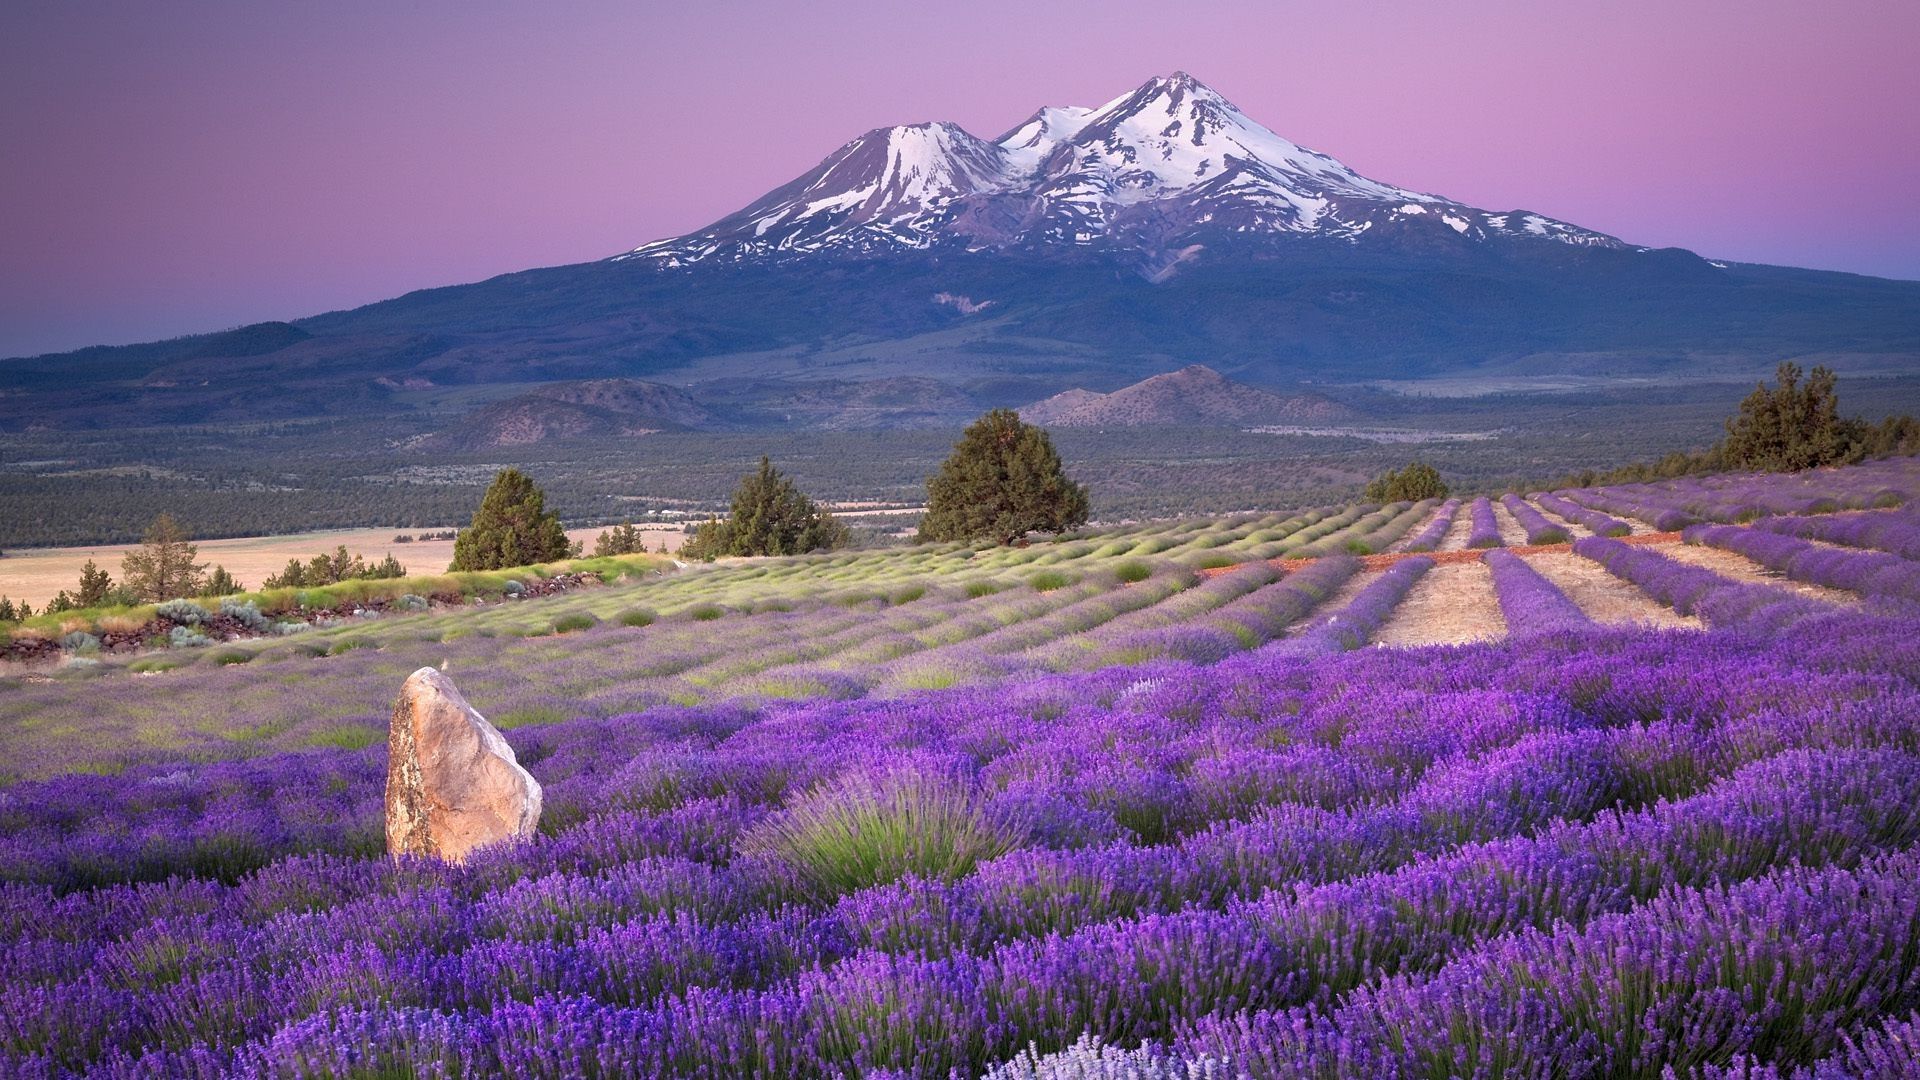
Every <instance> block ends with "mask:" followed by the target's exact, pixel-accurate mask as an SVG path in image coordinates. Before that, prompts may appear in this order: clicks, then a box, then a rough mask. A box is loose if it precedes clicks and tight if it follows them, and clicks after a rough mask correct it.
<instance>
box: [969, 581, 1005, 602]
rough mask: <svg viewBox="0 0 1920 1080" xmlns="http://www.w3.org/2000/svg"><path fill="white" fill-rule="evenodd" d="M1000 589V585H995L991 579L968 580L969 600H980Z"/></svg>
mask: <svg viewBox="0 0 1920 1080" xmlns="http://www.w3.org/2000/svg"><path fill="white" fill-rule="evenodd" d="M999 591H1000V586H998V585H995V584H994V583H993V582H991V581H969V582H967V599H969V600H978V599H980V598H981V597H983V596H992V595H993V594H994V593H997V592H999Z"/></svg>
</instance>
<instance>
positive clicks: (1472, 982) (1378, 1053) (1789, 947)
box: [1183, 853, 1920, 1077]
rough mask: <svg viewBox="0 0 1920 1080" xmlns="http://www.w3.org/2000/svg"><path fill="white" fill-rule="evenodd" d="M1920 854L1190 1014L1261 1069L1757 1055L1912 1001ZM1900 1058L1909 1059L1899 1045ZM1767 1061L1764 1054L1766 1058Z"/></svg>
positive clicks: (1607, 1067) (1449, 1070) (1656, 1065)
mask: <svg viewBox="0 0 1920 1080" xmlns="http://www.w3.org/2000/svg"><path fill="white" fill-rule="evenodd" d="M1916 871H1920V856H1916V855H1914V854H1912V853H1907V854H1902V855H1898V856H1891V857H1887V858H1883V859H1877V860H1873V861H1871V862H1869V863H1868V864H1866V865H1865V866H1862V867H1858V868H1852V867H1844V868H1825V869H1808V868H1793V869H1788V870H1783V871H1780V872H1778V873H1774V874H1770V875H1768V876H1766V877H1762V878H1758V879H1755V880H1752V881H1748V882H1742V883H1739V884H1734V885H1724V886H1723V885H1706V886H1702V887H1696V888H1690V889H1686V890H1683V891H1678V892H1674V893H1672V894H1669V895H1666V896H1662V897H1659V898H1658V899H1655V900H1653V901H1651V902H1649V903H1647V904H1645V905H1643V906H1641V907H1639V908H1636V909H1633V910H1631V911H1627V912H1623V913H1619V914H1613V915H1607V916H1604V917H1602V918H1600V919H1597V920H1595V921H1594V922H1593V923H1592V924H1591V925H1587V926H1568V927H1562V928H1559V929H1556V930H1551V931H1549V930H1530V931H1526V932H1522V933H1519V934H1516V935H1513V936H1510V937H1505V938H1500V939H1496V940H1493V941H1490V942H1488V943H1487V944H1485V945H1483V946H1480V947H1479V948H1476V949H1475V950H1473V951H1472V952H1470V953H1468V954H1466V955H1463V956H1461V957H1459V958H1458V959H1456V960H1454V961H1453V962H1452V963H1450V964H1448V965H1447V966H1446V967H1444V968H1442V969H1440V970H1439V971H1437V972H1435V973H1433V974H1432V975H1427V976H1399V977H1395V978H1390V979H1387V980H1385V981H1383V982H1382V983H1381V984H1379V985H1378V986H1377V987H1368V988H1364V989H1362V990H1360V991H1357V992H1356V993H1355V994H1353V995H1352V996H1351V997H1350V999H1349V1000H1347V1001H1345V1002H1342V1003H1340V1004H1338V1005H1336V1006H1333V1007H1330V1008H1326V1009H1299V1010H1294V1011H1291V1012H1285V1013H1268V1014H1255V1015H1252V1016H1248V1017H1245V1018H1243V1019H1238V1020H1232V1021H1226V1022H1214V1023H1207V1024H1202V1025H1197V1030H1196V1032H1195V1033H1194V1034H1193V1035H1191V1036H1189V1037H1188V1039H1186V1040H1183V1045H1184V1046H1187V1047H1190V1048H1192V1049H1191V1050H1190V1052H1194V1051H1199V1050H1201V1049H1202V1048H1204V1050H1206V1051H1208V1052H1211V1053H1214V1054H1219V1055H1222V1056H1225V1057H1227V1058H1229V1059H1230V1060H1232V1062H1233V1064H1234V1065H1235V1067H1236V1068H1239V1069H1242V1070H1246V1071H1249V1072H1252V1073H1254V1074H1257V1075H1297V1076H1327V1077H1352V1076H1377V1075H1416V1076H1418V1075H1508V1074H1512V1073H1514V1072H1516V1071H1519V1072H1523V1073H1524V1074H1525V1075H1539V1076H1570V1075H1603V1074H1604V1075H1658V1074H1659V1072H1660V1070H1661V1066H1662V1065H1663V1064H1672V1063H1675V1062H1680V1063H1685V1064H1695V1063H1700V1064H1706V1063H1725V1062H1726V1061H1727V1060H1728V1059H1730V1058H1731V1057H1732V1056H1733V1055H1735V1054H1750V1055H1758V1056H1762V1057H1765V1058H1768V1059H1772V1060H1774V1061H1778V1060H1782V1059H1783V1060H1784V1062H1785V1063H1786V1064H1787V1065H1789V1066H1791V1065H1793V1064H1797V1063H1811V1062H1812V1061H1814V1060H1818V1059H1819V1058H1821V1057H1824V1056H1826V1055H1828V1054H1831V1053H1834V1052H1835V1051H1837V1050H1840V1049H1841V1046H1840V1040H1839V1039H1838V1037H1837V1031H1838V1030H1839V1029H1840V1028H1842V1027H1844V1026H1846V1025H1849V1024H1855V1023H1859V1022H1861V1021H1863V1020H1873V1019H1876V1018H1877V1017H1878V1016H1879V1015H1880V1012H1881V1010H1882V1009H1891V1010H1894V1011H1907V1010H1911V1009H1912V1008H1914V1006H1915V1005H1916V1004H1920V980H1916V977H1915V973H1914V968H1913V964H1912V962H1911V957H1912V955H1913V954H1914V953H1915V952H1916V951H1917V950H1920V880H1916ZM1901 1056H1903V1057H1904V1056H1908V1055H1901ZM1770 1063H1771V1062H1770Z"/></svg>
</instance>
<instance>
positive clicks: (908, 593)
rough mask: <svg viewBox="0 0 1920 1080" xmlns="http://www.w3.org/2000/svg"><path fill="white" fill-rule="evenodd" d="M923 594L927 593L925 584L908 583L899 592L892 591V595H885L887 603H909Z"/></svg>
mask: <svg viewBox="0 0 1920 1080" xmlns="http://www.w3.org/2000/svg"><path fill="white" fill-rule="evenodd" d="M925 595H927V587H926V586H925V585H909V586H907V587H906V588H904V589H901V590H900V591H899V592H897V593H894V594H893V595H892V596H889V597H887V603H889V604H911V603H913V602H914V601H915V600H918V599H920V598H921V597H923V596H925Z"/></svg>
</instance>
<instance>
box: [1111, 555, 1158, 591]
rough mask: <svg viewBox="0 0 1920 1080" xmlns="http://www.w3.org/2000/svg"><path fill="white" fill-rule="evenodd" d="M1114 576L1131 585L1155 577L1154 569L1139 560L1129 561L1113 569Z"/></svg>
mask: <svg viewBox="0 0 1920 1080" xmlns="http://www.w3.org/2000/svg"><path fill="white" fill-rule="evenodd" d="M1113 576H1114V577H1117V578H1119V579H1120V580H1121V581H1124V582H1126V583H1127V584H1129V585H1131V584H1133V583H1134V582H1136V581H1145V580H1147V579H1148V578H1150V577H1152V576H1153V567H1151V566H1148V565H1147V564H1146V563H1143V562H1141V561H1140V560H1138V559H1128V560H1127V561H1126V562H1123V563H1121V564H1120V565H1119V566H1116V567H1114V568H1113Z"/></svg>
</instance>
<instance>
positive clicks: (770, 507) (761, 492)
mask: <svg viewBox="0 0 1920 1080" xmlns="http://www.w3.org/2000/svg"><path fill="white" fill-rule="evenodd" d="M852 538H853V537H852V534H851V532H849V530H848V529H847V527H846V526H845V525H843V524H841V523H840V522H839V521H836V520H835V519H834V517H833V515H832V514H829V513H827V512H826V511H825V510H822V509H820V507H819V506H818V505H816V504H815V503H814V501H813V500H812V499H810V498H808V497H807V496H806V495H805V494H804V493H802V492H801V491H800V489H799V488H796V487H794V485H793V480H792V479H791V478H789V477H787V476H786V475H784V474H782V473H781V472H780V470H778V469H776V468H774V467H773V462H772V460H770V459H769V458H767V457H765V456H762V457H761V458H760V467H759V468H758V469H756V470H755V471H753V472H750V473H748V474H747V475H745V476H743V477H741V478H740V486H739V487H738V488H736V489H734V492H733V506H732V508H731V510H730V512H729V513H728V514H727V518H726V520H724V521H722V520H720V519H718V518H716V519H714V520H711V521H708V522H706V523H704V524H702V525H701V526H700V527H699V529H697V530H696V531H695V532H694V534H693V539H692V540H690V541H688V542H687V544H686V547H685V548H684V549H683V550H684V552H685V553H686V554H687V557H688V558H694V559H711V558H714V557H716V556H720V555H799V554H802V553H804V552H808V551H830V550H832V549H834V548H841V547H845V546H847V544H848V542H850V541H851V540H852Z"/></svg>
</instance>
